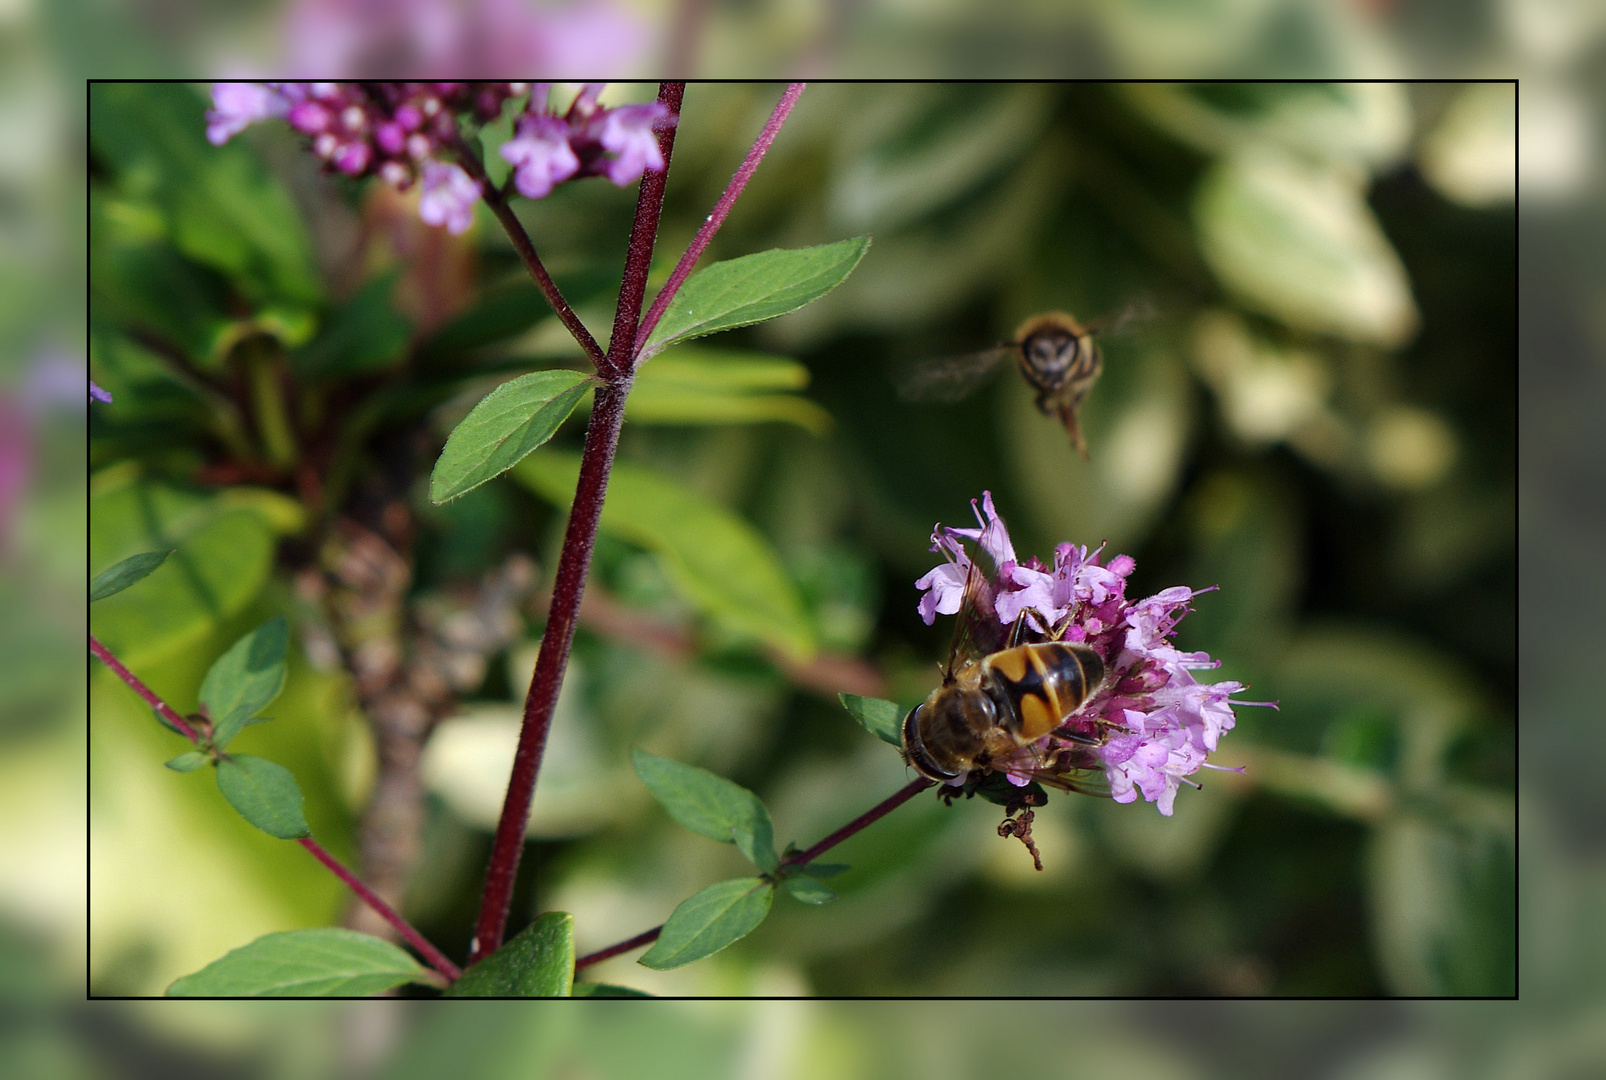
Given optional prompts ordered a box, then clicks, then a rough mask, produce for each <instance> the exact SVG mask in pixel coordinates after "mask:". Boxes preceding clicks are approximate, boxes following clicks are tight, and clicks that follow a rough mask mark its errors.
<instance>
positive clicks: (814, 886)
mask: <svg viewBox="0 0 1606 1080" xmlns="http://www.w3.org/2000/svg"><path fill="white" fill-rule="evenodd" d="M784 884H785V885H786V891H787V892H789V893H791V894H792V895H793V896H794V897H795V898H797V899H798V900H801V901H803V902H804V903H805V904H829V903H830V902H831V901H832V900H835V899H836V893H834V892H832V891H831V890H830V889H828V888H826V887H825V886H824V885H822V884H820V883H819V882H818V881H815V880H814V879H813V878H811V877H807V876H805V875H799V876H797V877H789V878H787V879H786V880H785V882H784Z"/></svg>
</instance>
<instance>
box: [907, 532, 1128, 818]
mask: <svg viewBox="0 0 1606 1080" xmlns="http://www.w3.org/2000/svg"><path fill="white" fill-rule="evenodd" d="M1046 636H1047V635H1042V634H1039V633H1037V632H1036V631H1034V630H1033V629H1032V628H1031V627H1030V625H1029V624H1028V623H1027V621H1026V618H1025V615H1024V614H1023V615H1022V617H1021V618H1020V619H1018V620H1016V622H1015V625H1014V626H1013V627H1012V628H1011V629H1010V630H1009V632H1008V633H1007V634H1005V633H1003V628H1002V627H1001V626H999V624H998V621H997V619H996V617H995V616H994V614H993V607H992V597H991V595H990V590H989V588H988V586H987V585H986V584H985V583H984V582H983V581H982V579H981V577H980V575H979V574H978V573H977V570H976V566H975V564H974V563H972V564H971V567H970V573H969V575H968V577H967V578H966V581H965V599H964V602H963V603H962V604H961V606H960V610H959V616H958V622H957V624H956V625H955V627H954V640H953V645H952V646H951V647H950V649H949V654H948V666H947V668H946V670H945V671H944V673H943V679H942V685H941V686H939V687H938V688H937V689H935V690H933V691H932V692H931V696H930V697H928V698H926V700H925V701H924V702H922V703H921V704H919V705H917V706H915V707H914V708H913V709H911V710H910V711H909V715H908V716H906V717H905V718H904V721H903V752H904V757H905V759H906V760H907V761H908V762H909V764H910V765H912V766H914V768H915V771H917V772H919V773H920V775H922V776H924V777H926V778H927V779H929V780H935V781H937V782H938V783H947V782H949V781H951V780H954V779H956V778H957V777H960V776H965V775H966V774H968V773H970V772H971V771H972V770H976V769H987V768H989V767H990V766H992V765H993V764H994V763H995V762H999V761H1001V760H1003V759H1006V758H1009V757H1011V756H1012V755H1014V754H1015V753H1016V752H1017V751H1019V750H1020V749H1021V748H1022V747H1026V746H1030V745H1032V744H1033V743H1036V742H1037V741H1038V740H1039V739H1041V738H1042V737H1043V736H1045V735H1050V736H1053V738H1054V739H1055V740H1056V742H1057V743H1058V744H1059V745H1058V746H1057V747H1054V748H1051V749H1050V750H1048V751H1046V752H1045V756H1043V757H1042V758H1041V759H1040V766H1039V770H1038V771H1037V772H1036V775H1035V776H1034V779H1036V780H1039V781H1041V782H1043V783H1047V784H1049V785H1051V786H1053V787H1058V788H1061V789H1063V790H1066V791H1079V792H1082V793H1084V794H1088V795H1107V794H1109V790H1108V786H1107V785H1106V784H1105V783H1104V772H1103V768H1102V767H1101V766H1100V764H1099V761H1098V759H1097V757H1096V756H1095V754H1094V753H1093V751H1094V750H1095V749H1096V748H1097V747H1099V746H1102V745H1103V744H1104V743H1105V741H1107V739H1108V732H1101V734H1099V735H1090V734H1087V733H1085V732H1082V731H1078V730H1075V729H1073V728H1067V727H1065V726H1064V725H1065V724H1066V722H1067V721H1070V720H1074V719H1075V718H1076V717H1077V714H1078V712H1079V711H1080V710H1082V708H1083V707H1084V706H1085V705H1087V704H1088V702H1089V701H1091V700H1092V699H1093V697H1094V696H1095V695H1096V694H1098V693H1099V691H1100V690H1102V689H1103V688H1104V685H1105V678H1106V669H1105V665H1104V661H1103V659H1102V658H1101V657H1100V656H1099V654H1098V652H1097V651H1096V650H1094V649H1092V648H1089V647H1088V646H1086V645H1078V644H1073V643H1071V642H1066V641H1059V640H1052V639H1049V640H1025V639H1027V638H1037V639H1042V638H1045V637H1046Z"/></svg>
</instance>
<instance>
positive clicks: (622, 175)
mask: <svg viewBox="0 0 1606 1080" xmlns="http://www.w3.org/2000/svg"><path fill="white" fill-rule="evenodd" d="M677 119H678V118H677V117H675V116H673V115H671V114H670V112H669V109H668V108H667V107H665V106H664V105H663V104H662V103H661V102H657V101H654V102H651V103H649V104H646V105H621V106H620V107H619V108H617V109H609V110H608V111H607V112H606V113H604V114H603V117H602V128H601V131H600V132H599V133H598V135H597V141H598V142H599V143H601V144H602V148H603V149H604V150H607V151H608V152H609V153H611V154H613V160H612V161H610V162H609V163H608V166H607V173H608V179H609V180H611V181H613V182H614V183H615V184H617V185H619V186H620V187H627V186H628V185H630V184H634V183H635V182H636V181H637V180H640V179H641V174H642V173H643V172H663V171H664V155H663V152H662V151H661V150H659V149H658V131H659V130H660V129H662V128H667V127H673V126H674V124H675V122H676V120H677Z"/></svg>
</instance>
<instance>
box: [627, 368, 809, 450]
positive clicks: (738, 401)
mask: <svg viewBox="0 0 1606 1080" xmlns="http://www.w3.org/2000/svg"><path fill="white" fill-rule="evenodd" d="M808 384H809V371H808V368H806V367H804V366H803V365H802V364H800V363H798V362H797V361H795V360H790V359H787V358H786V357H782V356H767V355H765V354H763V353H744V352H734V351H724V350H716V349H702V348H698V347H697V346H678V347H676V348H675V349H674V350H672V351H671V352H668V353H665V354H664V355H663V356H660V357H657V358H656V359H654V360H653V362H652V363H651V364H647V365H644V366H643V367H642V368H641V369H640V371H639V372H638V373H637V375H636V382H635V385H634V386H633V387H632V388H631V391H630V397H629V399H628V400H627V401H626V402H625V418H626V419H627V420H630V421H633V422H635V423H646V424H757V423H764V422H767V421H777V422H782V423H789V424H796V425H797V426H798V427H801V428H803V429H805V430H807V431H811V432H813V433H814V434H816V435H819V434H823V433H824V432H825V431H827V430H829V429H830V427H831V414H830V413H828V412H826V411H825V410H824V409H822V408H820V406H818V405H816V404H815V403H814V402H812V401H810V400H808V399H807V398H803V397H798V396H797V395H795V394H791V393H776V392H775V391H790V390H801V389H802V388H803V387H805V386H807V385H808Z"/></svg>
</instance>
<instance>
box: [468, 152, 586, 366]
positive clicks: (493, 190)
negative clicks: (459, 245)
mask: <svg viewBox="0 0 1606 1080" xmlns="http://www.w3.org/2000/svg"><path fill="white" fill-rule="evenodd" d="M455 149H456V150H457V157H458V161H460V162H461V163H462V165H463V168H464V170H465V171H467V173H468V174H469V175H470V176H472V177H473V178H474V180H475V182H476V183H478V184H479V185H480V191H481V193H482V194H483V195H484V197H485V205H486V206H489V207H490V208H491V213H493V214H495V215H496V220H497V221H500V222H501V223H502V229H503V231H505V232H506V233H507V236H508V239H509V240H511V241H512V242H513V250H514V251H517V252H518V253H519V258H520V259H521V260H522V261H523V262H524V268H525V269H526V270H527V271H529V273H530V277H532V278H534V279H535V284H536V287H537V288H539V289H540V290H541V295H542V296H544V297H546V301H547V303H548V304H550V305H552V310H553V311H555V312H557V316H558V318H559V319H560V320H561V321H562V322H563V325H564V326H566V327H568V328H569V333H570V334H572V335H574V340H575V341H577V342H579V343H580V347H581V348H582V349H584V350H585V354H586V356H587V357H589V358H590V360H591V364H592V366H593V367H595V368H597V369H598V370H601V368H602V365H603V354H602V346H601V345H598V344H597V339H596V338H594V337H592V336H591V331H590V330H587V329H586V325H585V323H583V322H581V321H580V316H578V315H576V314H575V313H574V309H573V308H571V307H570V306H569V302H568V301H567V300H565V299H564V298H563V293H561V292H559V291H558V286H557V284H556V283H555V282H554V281H553V280H552V277H551V275H550V274H548V273H547V272H546V267H545V266H544V265H542V263H541V256H539V255H537V254H536V252H535V242H534V241H533V240H531V239H530V234H529V233H528V232H526V231H525V230H524V223H523V222H522V221H520V220H519V217H518V215H517V214H515V213H514V212H513V208H512V207H511V206H509V205H508V201H507V193H506V192H504V191H503V190H501V189H500V188H498V187H497V186H496V185H495V184H493V183H491V179H490V177H488V176H486V175H485V167H484V166H483V165H481V164H480V161H479V159H478V158H477V157H475V156H474V152H473V151H472V150H470V149H469V148H468V146H467V145H465V144H464V143H463V142H462V141H461V140H459V141H458V144H457V146H456V147H455Z"/></svg>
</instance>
